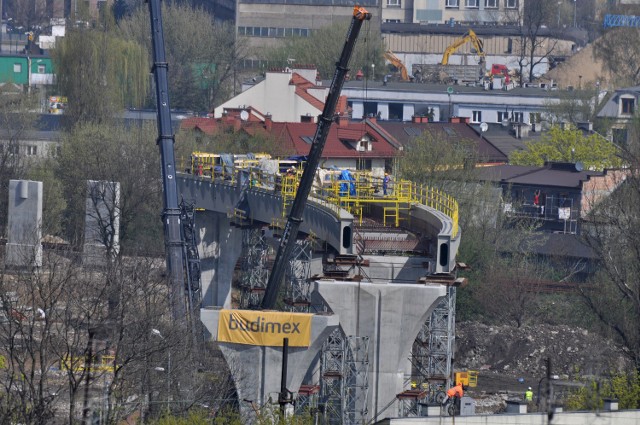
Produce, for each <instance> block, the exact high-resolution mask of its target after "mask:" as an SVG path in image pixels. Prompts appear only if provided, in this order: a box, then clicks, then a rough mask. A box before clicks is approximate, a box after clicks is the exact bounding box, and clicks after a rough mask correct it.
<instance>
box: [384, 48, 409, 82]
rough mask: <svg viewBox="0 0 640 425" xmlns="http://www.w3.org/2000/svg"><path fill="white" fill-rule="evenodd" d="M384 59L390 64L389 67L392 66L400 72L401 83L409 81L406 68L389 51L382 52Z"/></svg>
mask: <svg viewBox="0 0 640 425" xmlns="http://www.w3.org/2000/svg"><path fill="white" fill-rule="evenodd" d="M384 58H385V59H386V60H388V61H389V62H391V65H393V66H395V67H396V68H398V71H399V72H400V78H402V81H409V80H410V78H409V72H407V67H406V66H404V64H403V63H402V61H401V60H400V59H398V57H397V56H396V55H394V54H393V52H392V51H391V50H387V51H386V52H384Z"/></svg>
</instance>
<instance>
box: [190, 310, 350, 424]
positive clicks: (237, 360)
mask: <svg viewBox="0 0 640 425" xmlns="http://www.w3.org/2000/svg"><path fill="white" fill-rule="evenodd" d="M219 315H220V310H218V309H214V308H204V309H202V310H200V320H201V321H202V323H203V324H204V325H205V327H206V328H207V330H208V331H209V333H211V335H214V339H217V335H218V321H219ZM337 327H338V317H337V316H335V315H324V316H320V315H315V316H313V318H312V322H311V343H310V345H309V347H289V356H288V362H287V365H288V367H287V369H288V373H287V383H286V386H287V389H288V390H289V391H292V392H293V393H295V392H297V391H298V389H299V388H300V385H302V383H303V379H304V378H305V375H306V373H307V371H308V370H309V368H310V367H311V365H312V363H313V362H314V361H315V360H317V357H318V353H319V352H320V351H321V349H322V344H323V343H324V341H325V340H326V339H327V337H328V336H329V335H330V334H331V333H332V332H333V331H334V330H335V329H336V328H337ZM218 346H219V347H220V350H221V351H222V354H223V356H224V358H225V360H226V362H227V365H228V367H229V370H230V371H231V374H232V375H233V379H234V383H235V386H236V391H237V392H238V400H239V402H240V413H241V415H242V417H243V418H247V423H252V420H251V419H250V418H254V417H255V415H254V412H253V409H252V407H251V404H250V403H248V402H243V400H251V401H253V402H254V403H256V405H258V406H263V405H265V404H268V403H269V399H271V401H272V402H274V403H277V401H278V393H279V392H280V383H281V372H282V346H279V347H269V346H258V345H245V344H236V343H229V342H219V343H218Z"/></svg>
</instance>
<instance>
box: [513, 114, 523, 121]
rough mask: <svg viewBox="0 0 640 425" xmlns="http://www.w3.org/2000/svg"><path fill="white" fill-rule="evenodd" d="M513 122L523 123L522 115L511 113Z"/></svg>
mask: <svg viewBox="0 0 640 425" xmlns="http://www.w3.org/2000/svg"><path fill="white" fill-rule="evenodd" d="M513 122H524V113H522V112H514V113H513Z"/></svg>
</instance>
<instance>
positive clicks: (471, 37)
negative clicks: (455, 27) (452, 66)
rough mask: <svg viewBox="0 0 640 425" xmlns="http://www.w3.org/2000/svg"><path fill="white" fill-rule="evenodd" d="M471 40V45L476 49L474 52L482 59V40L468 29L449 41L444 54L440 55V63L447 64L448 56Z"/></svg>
mask: <svg viewBox="0 0 640 425" xmlns="http://www.w3.org/2000/svg"><path fill="white" fill-rule="evenodd" d="M469 42H471V43H472V44H473V47H474V48H475V49H476V53H477V54H478V56H480V58H481V59H484V56H485V53H484V50H483V49H482V40H480V39H479V38H478V36H477V35H476V33H475V32H473V30H469V31H467V32H465V33H464V35H463V36H462V37H460V38H459V39H457V40H456V41H454V42H453V43H451V45H450V46H449V47H447V49H446V50H445V51H444V55H443V56H442V62H440V63H441V64H442V65H447V64H449V56H451V55H452V54H453V53H454V52H455V51H456V50H458V49H459V48H460V46H462V45H464V44H466V43H469Z"/></svg>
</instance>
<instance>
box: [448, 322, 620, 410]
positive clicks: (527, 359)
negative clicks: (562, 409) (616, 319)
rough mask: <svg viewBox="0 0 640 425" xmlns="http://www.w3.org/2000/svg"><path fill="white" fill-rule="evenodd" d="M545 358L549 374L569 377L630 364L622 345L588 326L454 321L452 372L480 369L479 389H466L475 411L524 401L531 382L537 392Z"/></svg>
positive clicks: (499, 408) (599, 372) (587, 375)
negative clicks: (454, 352) (590, 329)
mask: <svg viewBox="0 0 640 425" xmlns="http://www.w3.org/2000/svg"><path fill="white" fill-rule="evenodd" d="M547 358H550V359H551V374H552V375H554V376H556V377H557V378H558V379H560V380H567V381H575V380H581V379H585V378H588V377H592V376H599V375H606V374H608V373H609V372H611V371H625V370H630V369H631V367H632V363H631V361H630V360H629V358H628V357H627V356H626V355H625V351H624V349H623V348H622V347H621V346H619V345H616V344H615V343H613V342H612V341H610V340H608V339H605V338H602V337H601V336H599V335H596V334H594V333H593V332H589V331H587V330H585V329H580V328H572V327H569V326H550V325H537V326H525V327H522V328H516V327H513V326H506V325H503V326H488V325H484V324H481V323H477V322H463V323H457V324H456V355H455V360H454V370H456V371H458V370H477V371H478V385H477V387H475V388H469V389H468V390H467V393H468V395H469V396H471V397H473V398H474V399H475V400H476V412H477V413H497V412H499V411H501V410H503V409H504V406H505V403H504V401H505V400H507V399H522V398H523V397H524V392H525V391H526V389H527V387H529V386H530V387H532V390H533V392H534V394H537V392H538V387H539V384H540V381H541V379H542V378H544V377H545V376H546V359H547Z"/></svg>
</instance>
